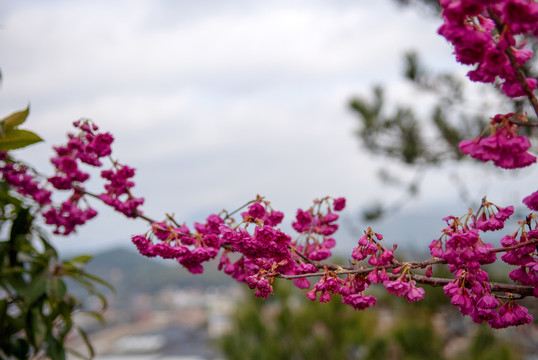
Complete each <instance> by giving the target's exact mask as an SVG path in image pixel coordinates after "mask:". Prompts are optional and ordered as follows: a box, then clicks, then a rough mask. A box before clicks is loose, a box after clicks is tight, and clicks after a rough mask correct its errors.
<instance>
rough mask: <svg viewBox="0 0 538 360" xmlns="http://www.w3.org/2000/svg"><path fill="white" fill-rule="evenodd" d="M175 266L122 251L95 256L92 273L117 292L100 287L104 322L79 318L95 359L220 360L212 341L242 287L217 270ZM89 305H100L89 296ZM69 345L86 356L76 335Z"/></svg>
mask: <svg viewBox="0 0 538 360" xmlns="http://www.w3.org/2000/svg"><path fill="white" fill-rule="evenodd" d="M174 265H175V264H173V263H172V264H166V263H164V262H163V261H158V260H153V259H147V258H143V257H141V256H140V255H138V254H136V253H133V252H131V251H128V250H123V249H115V250H111V251H107V252H105V253H101V254H99V255H97V256H96V257H95V258H94V260H93V261H92V262H91V263H90V265H89V271H90V272H92V273H93V274H95V275H97V276H99V277H101V278H102V279H105V280H106V281H107V282H109V283H110V284H112V285H113V286H114V288H115V292H114V293H112V292H111V291H109V290H107V289H106V288H103V289H102V290H103V292H104V293H106V294H107V299H108V300H107V301H108V306H107V309H106V311H105V313H104V318H105V320H106V322H105V323H104V324H103V323H101V322H100V321H98V320H97V319H96V318H95V317H93V316H90V315H87V314H84V313H80V314H79V315H78V317H77V322H78V324H79V325H80V326H81V327H83V328H84V329H85V330H86V331H87V332H88V333H89V336H90V339H91V341H92V344H93V347H94V350H95V355H96V357H95V358H96V359H103V360H104V359H107V360H112V359H114V360H118V359H167V360H180V359H181V360H209V359H211V360H213V359H221V358H222V357H221V356H220V355H219V352H218V351H217V348H216V347H215V346H214V344H213V342H214V340H215V339H216V338H218V337H219V336H220V335H221V334H223V333H225V332H226V331H227V330H228V329H229V327H230V320H229V319H230V314H231V313H232V311H233V310H234V308H235V304H236V303H237V302H238V300H239V298H240V296H241V294H242V292H241V289H240V286H238V285H237V284H235V283H234V282H233V281H231V280H230V279H228V278H227V277H225V276H223V275H222V274H221V273H219V272H218V271H216V269H210V270H208V271H206V274H203V275H200V276H194V275H192V274H188V273H187V272H186V271H185V270H184V269H182V268H181V267H179V266H174ZM81 294H83V293H81ZM86 305H87V306H88V307H89V308H91V309H94V310H98V309H99V306H100V301H99V299H98V298H94V297H88V298H87V304H86ZM70 346H71V347H73V348H74V349H76V350H77V351H78V352H80V353H82V354H87V353H88V352H87V349H86V347H85V344H84V341H83V339H82V338H81V337H80V336H77V334H73V338H72V339H71V340H70ZM72 358H73V359H75V357H72Z"/></svg>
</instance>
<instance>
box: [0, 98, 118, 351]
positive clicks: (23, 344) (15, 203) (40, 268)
mask: <svg viewBox="0 0 538 360" xmlns="http://www.w3.org/2000/svg"><path fill="white" fill-rule="evenodd" d="M28 112H29V109H28V108H26V109H25V110H23V111H19V112H15V113H13V114H11V115H9V116H7V117H5V118H4V119H2V120H0V130H1V131H0V133H1V138H0V150H12V149H17V148H21V147H25V146H28V145H30V144H33V143H35V142H37V141H41V138H40V137H39V136H38V135H36V134H34V133H32V132H30V131H27V130H21V129H18V128H17V127H18V126H19V125H21V124H22V123H23V122H24V121H25V120H26V117H27V116H28ZM15 194H16V192H15V191H13V190H12V189H11V188H10V186H9V185H8V184H7V183H5V182H0V334H1V336H0V358H2V359H28V358H32V359H42V358H51V359H65V357H66V350H67V349H66V347H65V341H66V338H67V335H68V334H69V333H70V332H72V331H77V332H78V333H79V334H80V336H81V337H82V338H83V339H84V340H85V341H86V344H87V347H88V352H89V355H90V357H92V356H93V349H92V347H91V345H90V343H89V342H88V341H87V336H86V334H85V333H84V330H83V329H81V328H80V327H78V326H77V325H76V324H75V323H74V322H73V315H74V313H75V312H82V309H83V307H82V302H81V300H79V299H77V298H76V297H75V296H73V294H72V293H71V292H70V291H69V289H68V287H67V285H66V280H67V279H70V280H72V281H74V282H76V283H78V284H79V285H80V286H82V287H83V288H84V289H86V291H87V292H88V294H90V295H94V296H96V297H97V298H99V299H100V301H101V304H102V306H103V309H104V307H106V299H105V297H104V296H103V295H102V294H101V293H100V292H99V291H98V289H97V288H96V285H97V284H101V285H105V286H109V285H108V284H107V283H106V282H105V281H103V280H101V279H99V278H97V277H95V276H93V275H91V274H89V273H87V272H86V271H85V270H84V268H85V266H86V264H87V263H88V261H90V260H91V256H88V255H80V256H77V257H74V258H72V259H70V260H61V259H60V258H59V256H58V252H57V251H56V249H55V247H54V246H53V245H52V244H51V243H50V242H49V240H48V239H47V236H46V233H45V232H44V231H43V230H42V229H41V228H40V227H39V226H38V225H36V214H38V212H39V210H40V207H39V206H38V205H37V204H36V203H35V201H34V200H31V198H26V197H22V196H20V195H15ZM86 312H87V313H88V314H90V315H92V316H95V317H97V318H98V319H100V320H102V317H101V315H100V313H99V312H95V311H86ZM78 355H79V356H80V357H83V356H82V355H80V354H78Z"/></svg>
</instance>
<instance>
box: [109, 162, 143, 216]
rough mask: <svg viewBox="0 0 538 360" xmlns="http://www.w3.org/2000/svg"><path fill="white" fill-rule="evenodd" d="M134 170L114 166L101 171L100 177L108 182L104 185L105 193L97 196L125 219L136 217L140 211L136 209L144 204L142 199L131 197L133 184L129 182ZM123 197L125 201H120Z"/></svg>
mask: <svg viewBox="0 0 538 360" xmlns="http://www.w3.org/2000/svg"><path fill="white" fill-rule="evenodd" d="M134 174H135V169H133V168H131V167H129V166H126V165H119V164H114V168H113V169H112V170H103V171H101V177H102V178H103V179H106V180H107V181H108V183H107V184H105V190H106V192H105V193H103V194H100V195H99V199H101V200H102V201H103V202H104V203H105V204H107V205H109V206H111V207H113V208H114V209H115V210H116V211H118V212H121V213H123V214H124V215H125V216H127V217H133V218H134V217H136V216H137V215H138V214H140V213H141V211H140V210H139V209H138V207H139V206H141V205H142V204H143V203H144V199H143V198H136V197H133V196H132V195H131V191H130V190H131V188H132V187H133V186H134V182H133V181H130V180H129V179H131V178H132V177H134ZM122 197H124V198H125V199H122Z"/></svg>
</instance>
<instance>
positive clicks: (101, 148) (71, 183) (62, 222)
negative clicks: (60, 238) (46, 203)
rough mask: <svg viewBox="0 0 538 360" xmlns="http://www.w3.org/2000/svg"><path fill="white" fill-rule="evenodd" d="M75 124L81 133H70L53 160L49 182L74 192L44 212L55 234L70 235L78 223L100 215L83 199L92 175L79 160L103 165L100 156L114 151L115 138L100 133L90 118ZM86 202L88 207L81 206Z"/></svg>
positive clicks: (58, 187) (58, 148)
mask: <svg viewBox="0 0 538 360" xmlns="http://www.w3.org/2000/svg"><path fill="white" fill-rule="evenodd" d="M73 125H74V126H75V127H76V128H77V129H78V130H79V133H78V134H76V135H75V134H69V135H68V138H69V140H68V142H67V144H66V145H64V146H55V147H54V151H55V152H56V156H54V157H52V158H51V160H50V161H51V163H52V164H53V165H54V167H55V169H56V173H55V175H54V176H51V177H49V178H48V181H49V183H50V184H51V185H52V186H53V187H54V188H56V189H58V190H71V191H72V195H71V196H70V197H69V198H68V199H67V200H65V201H64V202H62V204H61V205H60V206H58V207H51V208H50V209H48V210H47V211H45V212H44V213H43V217H44V218H45V222H46V223H47V224H49V225H54V226H56V229H55V230H54V233H55V234H61V235H68V234H70V233H72V232H73V231H74V230H75V228H76V227H77V226H80V225H83V224H84V223H86V221H88V220H89V219H91V218H93V217H95V216H96V215H97V211H95V210H94V209H93V208H91V207H90V206H89V205H88V204H87V202H86V201H85V200H84V192H85V189H84V187H83V183H84V182H86V181H87V180H88V179H89V178H90V174H88V173H86V172H83V171H82V170H80V168H79V162H80V163H85V164H88V165H91V166H101V165H102V163H101V161H100V159H101V158H102V157H105V156H108V155H110V154H111V153H112V150H111V148H110V145H111V144H112V142H113V140H114V138H113V137H112V135H111V134H109V133H97V130H98V129H99V128H98V127H97V125H95V124H93V123H91V122H90V121H89V120H79V121H75V122H74V123H73ZM81 204H85V208H82V207H80V205H81Z"/></svg>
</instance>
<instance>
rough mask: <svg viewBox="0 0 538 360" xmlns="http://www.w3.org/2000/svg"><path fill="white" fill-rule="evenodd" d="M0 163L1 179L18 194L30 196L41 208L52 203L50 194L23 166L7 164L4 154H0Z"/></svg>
mask: <svg viewBox="0 0 538 360" xmlns="http://www.w3.org/2000/svg"><path fill="white" fill-rule="evenodd" d="M0 161H3V164H1V165H0V173H2V178H3V179H4V180H5V181H6V183H8V184H9V185H10V186H11V187H13V188H14V189H15V190H17V192H18V193H19V194H21V195H24V196H30V197H31V198H32V199H34V200H35V201H36V202H37V203H38V204H39V205H41V206H44V205H48V204H50V203H51V202H52V201H51V199H50V196H51V194H52V192H50V191H49V190H46V189H44V188H43V187H42V186H41V185H40V183H39V181H37V180H36V179H35V177H34V175H33V174H30V173H29V172H28V169H27V168H26V167H25V166H22V165H18V164H16V163H12V162H8V158H7V154H6V153H5V152H1V153H0Z"/></svg>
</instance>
